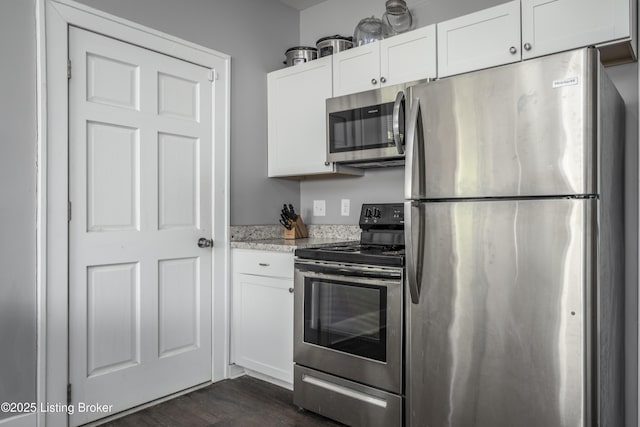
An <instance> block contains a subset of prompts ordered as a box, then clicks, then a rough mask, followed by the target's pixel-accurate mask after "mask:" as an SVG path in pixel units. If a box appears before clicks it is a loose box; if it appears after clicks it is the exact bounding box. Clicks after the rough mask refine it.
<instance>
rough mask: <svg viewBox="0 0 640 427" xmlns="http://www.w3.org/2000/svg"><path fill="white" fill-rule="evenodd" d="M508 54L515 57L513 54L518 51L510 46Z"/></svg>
mask: <svg viewBox="0 0 640 427" xmlns="http://www.w3.org/2000/svg"><path fill="white" fill-rule="evenodd" d="M509 52H510V53H511V54H512V55H515V54H516V53H517V52H518V49H516V48H515V46H511V47H510V48H509Z"/></svg>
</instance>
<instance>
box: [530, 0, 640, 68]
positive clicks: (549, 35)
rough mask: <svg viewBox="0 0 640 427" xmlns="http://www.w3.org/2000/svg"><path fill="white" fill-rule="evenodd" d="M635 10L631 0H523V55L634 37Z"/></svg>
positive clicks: (535, 54) (540, 53) (539, 53)
mask: <svg viewBox="0 0 640 427" xmlns="http://www.w3.org/2000/svg"><path fill="white" fill-rule="evenodd" d="M631 10H632V8H631V2H630V1H629V0H609V1H602V0H522V45H523V51H522V57H523V58H524V59H527V58H533V57H536V56H541V55H546V54H549V53H553V52H559V51H563V50H569V49H575V48H579V47H585V46H590V45H595V44H601V43H606V42H611V41H615V40H619V39H623V38H627V37H630V35H631V20H630V12H631Z"/></svg>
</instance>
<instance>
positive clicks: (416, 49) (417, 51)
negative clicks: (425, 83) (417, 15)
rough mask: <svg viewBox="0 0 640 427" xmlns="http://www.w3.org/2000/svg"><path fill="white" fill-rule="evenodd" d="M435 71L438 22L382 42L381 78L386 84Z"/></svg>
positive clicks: (415, 78)
mask: <svg viewBox="0 0 640 427" xmlns="http://www.w3.org/2000/svg"><path fill="white" fill-rule="evenodd" d="M436 74H437V69H436V26H435V25H429V26H427V27H422V28H419V29H417V30H414V31H410V32H408V33H404V34H399V35H397V36H394V37H391V38H388V39H384V40H382V41H381V42H380V82H381V83H382V86H383V87H384V86H389V85H395V84H400V83H406V82H411V81H414V80H421V79H426V78H435V77H436Z"/></svg>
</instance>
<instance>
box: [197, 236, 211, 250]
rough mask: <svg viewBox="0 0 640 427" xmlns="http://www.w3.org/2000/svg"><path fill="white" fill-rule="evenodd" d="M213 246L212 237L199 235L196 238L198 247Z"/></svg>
mask: <svg viewBox="0 0 640 427" xmlns="http://www.w3.org/2000/svg"><path fill="white" fill-rule="evenodd" d="M212 246H213V239H207V238H205V237H201V238H200V239H198V247H200V248H210V247H212Z"/></svg>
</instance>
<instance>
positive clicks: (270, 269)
mask: <svg viewBox="0 0 640 427" xmlns="http://www.w3.org/2000/svg"><path fill="white" fill-rule="evenodd" d="M232 262H233V286H232V289H233V291H232V296H231V298H232V324H231V362H232V363H235V364H236V365H238V366H241V367H243V368H246V369H249V370H251V371H253V372H256V373H259V374H262V375H266V376H268V377H271V378H274V379H276V380H279V381H282V382H284V383H286V384H292V383H293V254H292V253H285V252H269V251H259V250H247V249H233V251H232Z"/></svg>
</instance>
